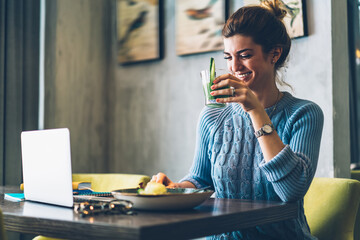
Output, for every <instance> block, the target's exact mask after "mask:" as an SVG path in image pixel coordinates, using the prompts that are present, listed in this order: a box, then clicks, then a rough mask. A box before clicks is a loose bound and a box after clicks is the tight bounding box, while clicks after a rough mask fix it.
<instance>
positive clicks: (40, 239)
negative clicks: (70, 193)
mask: <svg viewBox="0 0 360 240" xmlns="http://www.w3.org/2000/svg"><path fill="white" fill-rule="evenodd" d="M72 178H73V179H72V180H73V182H91V188H92V189H93V190H94V191H96V192H111V191H112V190H116V189H126V188H137V187H139V184H140V183H143V184H144V185H145V184H146V183H148V182H149V181H150V177H149V176H146V175H140V174H119V173H76V174H73V175H72ZM33 240H64V239H59V238H50V237H45V236H37V237H35V238H33Z"/></svg>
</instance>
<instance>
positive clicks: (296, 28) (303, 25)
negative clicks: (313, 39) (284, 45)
mask: <svg viewBox="0 0 360 240" xmlns="http://www.w3.org/2000/svg"><path fill="white" fill-rule="evenodd" d="M262 1H263V0H244V5H249V4H259V3H261V2H262ZM280 3H281V4H282V5H283V8H284V9H285V10H286V11H287V15H286V16H285V18H284V23H285V26H286V29H287V31H288V33H289V36H290V37H291V38H299V37H303V36H307V35H308V34H307V22H306V6H305V1H304V0H280Z"/></svg>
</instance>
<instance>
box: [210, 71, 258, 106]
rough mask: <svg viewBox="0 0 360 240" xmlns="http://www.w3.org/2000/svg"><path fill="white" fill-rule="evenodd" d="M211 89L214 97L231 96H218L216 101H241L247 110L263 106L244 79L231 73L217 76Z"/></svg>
mask: <svg viewBox="0 0 360 240" xmlns="http://www.w3.org/2000/svg"><path fill="white" fill-rule="evenodd" d="M232 88H233V89H232ZM211 89H212V90H213V91H212V92H211V93H210V94H211V95H212V96H214V97H216V96H221V95H229V97H225V98H217V99H216V101H217V102H219V103H229V102H236V103H239V104H240V105H241V106H242V108H243V109H244V111H246V112H249V111H251V110H254V109H261V108H263V107H262V105H261V103H260V101H259V100H258V98H257V96H256V95H255V94H254V93H253V91H251V90H250V89H249V88H248V87H247V86H246V85H245V84H244V82H243V81H242V80H240V79H239V78H237V77H235V76H234V75H232V74H230V73H227V74H223V75H221V76H219V77H217V78H216V79H215V80H214V82H213V85H212V86H211Z"/></svg>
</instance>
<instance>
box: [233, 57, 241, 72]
mask: <svg viewBox="0 0 360 240" xmlns="http://www.w3.org/2000/svg"><path fill="white" fill-rule="evenodd" d="M243 67H244V65H243V64H242V62H241V61H239V60H238V59H236V58H234V60H232V61H231V66H230V70H231V71H232V72H237V71H240V70H241V69H242V68H243Z"/></svg>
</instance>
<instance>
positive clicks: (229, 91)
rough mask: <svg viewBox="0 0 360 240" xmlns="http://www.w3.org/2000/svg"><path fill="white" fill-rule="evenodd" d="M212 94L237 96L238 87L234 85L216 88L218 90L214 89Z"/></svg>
mask: <svg viewBox="0 0 360 240" xmlns="http://www.w3.org/2000/svg"><path fill="white" fill-rule="evenodd" d="M210 94H211V96H214V97H216V96H231V97H233V96H235V94H236V89H235V88H233V87H230V88H226V89H221V90H216V91H212V92H210Z"/></svg>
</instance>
